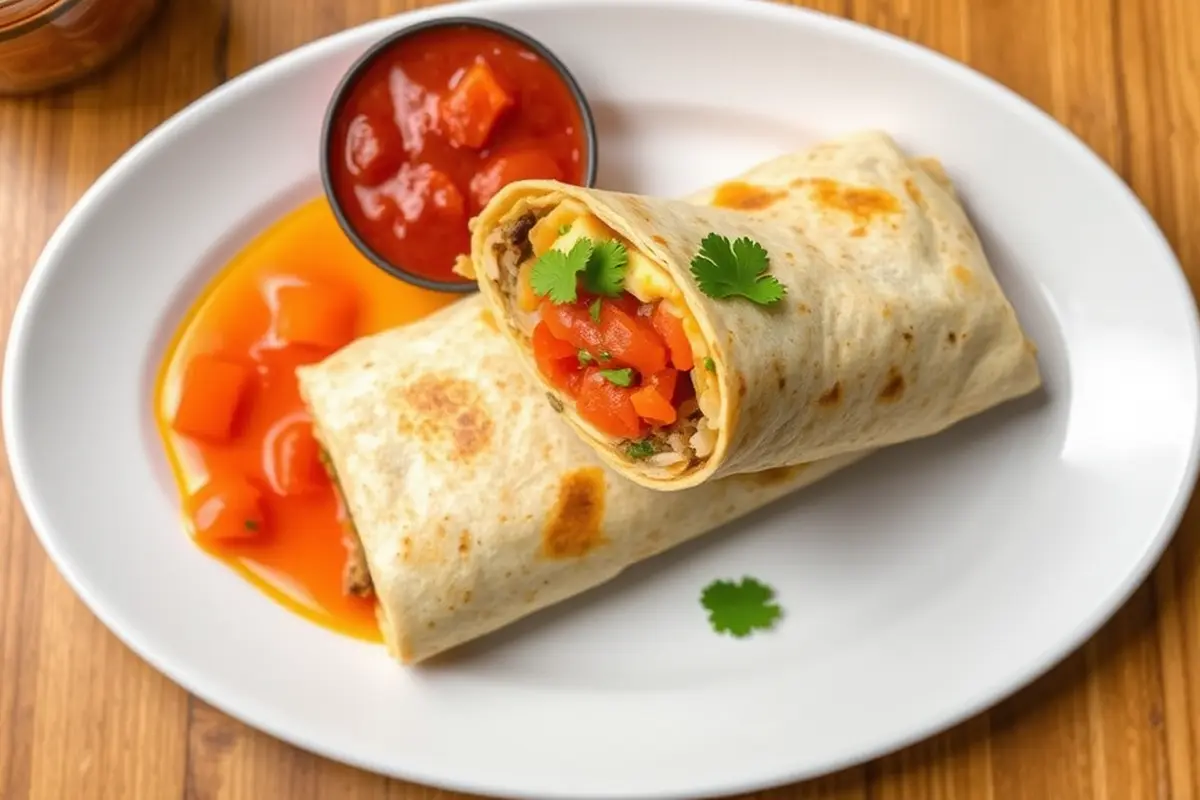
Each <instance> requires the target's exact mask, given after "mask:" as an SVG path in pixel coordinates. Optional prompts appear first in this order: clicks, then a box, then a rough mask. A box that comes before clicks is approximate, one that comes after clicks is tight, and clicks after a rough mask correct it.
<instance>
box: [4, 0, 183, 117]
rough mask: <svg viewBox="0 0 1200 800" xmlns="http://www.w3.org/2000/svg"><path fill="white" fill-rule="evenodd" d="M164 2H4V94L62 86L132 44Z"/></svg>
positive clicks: (112, 0)
mask: <svg viewBox="0 0 1200 800" xmlns="http://www.w3.org/2000/svg"><path fill="white" fill-rule="evenodd" d="M160 5H162V0H0V94H25V93H28V92H35V91H38V90H41V89H48V88H50V87H52V86H59V85H61V84H64V83H67V82H68V81H72V80H75V79H76V78H81V77H83V76H84V75H87V74H88V73H90V72H92V71H94V70H96V69H98V68H99V67H101V66H103V65H104V64H105V63H106V62H108V61H109V60H110V59H112V58H113V57H115V56H116V55H117V54H118V53H120V52H121V51H122V50H123V49H125V46H126V45H128V44H129V43H130V42H131V41H133V39H134V37H136V36H137V35H138V33H140V32H141V30H142V28H144V27H145V25H146V23H147V22H148V21H149V20H150V18H151V17H152V16H154V12H155V11H156V10H158V7H159V6H160Z"/></svg>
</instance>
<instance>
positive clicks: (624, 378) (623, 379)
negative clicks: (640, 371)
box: [600, 367, 633, 386]
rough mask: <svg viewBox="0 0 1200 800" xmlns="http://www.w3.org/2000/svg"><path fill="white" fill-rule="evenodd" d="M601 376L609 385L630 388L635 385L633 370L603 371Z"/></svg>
mask: <svg viewBox="0 0 1200 800" xmlns="http://www.w3.org/2000/svg"><path fill="white" fill-rule="evenodd" d="M600 375H601V376H602V377H604V378H605V379H606V380H607V381H608V382H609V383H615V384H616V385H617V386H630V385H631V384H632V383H633V370H632V369H630V368H629V367H625V368H624V369H602V370H600Z"/></svg>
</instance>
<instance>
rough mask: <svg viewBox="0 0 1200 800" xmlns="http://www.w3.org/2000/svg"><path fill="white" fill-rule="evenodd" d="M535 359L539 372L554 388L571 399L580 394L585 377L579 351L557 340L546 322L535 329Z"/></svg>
mask: <svg viewBox="0 0 1200 800" xmlns="http://www.w3.org/2000/svg"><path fill="white" fill-rule="evenodd" d="M533 358H534V360H535V361H536V362H537V365H538V370H539V371H540V372H541V373H542V375H543V376H544V377H545V378H546V380H548V381H549V382H550V384H551V385H552V386H554V387H556V388H558V389H561V390H562V391H564V392H566V393H567V394H568V395H570V396H571V397H574V396H575V395H576V394H577V393H578V391H579V382H580V380H581V378H582V376H583V369H582V367H581V366H580V365H579V350H578V349H577V348H575V347H573V346H572V345H571V344H570V343H568V342H564V341H563V340H561V339H556V338H555V337H554V334H553V333H551V332H550V329H549V328H548V327H547V326H546V323H545V322H539V323H538V324H537V327H535V328H534V329H533Z"/></svg>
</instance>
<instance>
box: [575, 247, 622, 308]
mask: <svg viewBox="0 0 1200 800" xmlns="http://www.w3.org/2000/svg"><path fill="white" fill-rule="evenodd" d="M628 263H629V251H627V250H626V249H625V245H623V244H621V243H620V242H618V241H614V240H612V239H608V240H606V241H603V242H600V243H599V244H597V245H596V246H595V248H594V249H593V250H592V256H591V258H589V259H588V263H587V269H585V270H584V272H583V285H584V288H586V289H587V290H588V291H589V292H591V293H592V294H602V295H605V296H607V297H616V296H617V295H619V294H620V293H621V291H622V287H623V286H624V285H625V265H626V264H628Z"/></svg>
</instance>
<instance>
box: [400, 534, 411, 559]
mask: <svg viewBox="0 0 1200 800" xmlns="http://www.w3.org/2000/svg"><path fill="white" fill-rule="evenodd" d="M412 549H413V542H412V537H411V536H405V537H404V538H403V539H401V540H400V560H401V561H403V562H405V563H408V562H409V561H412Z"/></svg>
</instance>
